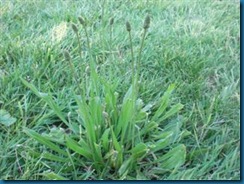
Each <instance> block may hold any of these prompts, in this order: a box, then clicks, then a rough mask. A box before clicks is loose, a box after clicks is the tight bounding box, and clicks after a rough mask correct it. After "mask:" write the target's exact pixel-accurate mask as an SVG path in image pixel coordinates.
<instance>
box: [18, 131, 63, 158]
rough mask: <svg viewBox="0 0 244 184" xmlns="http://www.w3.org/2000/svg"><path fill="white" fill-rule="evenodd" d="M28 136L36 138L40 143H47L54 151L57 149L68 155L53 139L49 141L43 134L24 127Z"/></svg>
mask: <svg viewBox="0 0 244 184" xmlns="http://www.w3.org/2000/svg"><path fill="white" fill-rule="evenodd" d="M23 131H24V132H25V133H26V134H27V135H28V136H30V137H32V138H34V139H35V140H37V141H38V142H39V143H41V144H44V145H46V146H47V147H49V148H50V149H52V150H53V151H56V152H58V153H60V154H62V155H65V156H67V153H66V152H65V151H64V150H62V149H60V148H59V147H58V146H57V145H56V144H54V143H52V142H51V141H49V140H48V139H47V138H45V137H43V136H41V135H40V134H38V133H36V132H35V131H34V130H31V129H28V128H24V130H23Z"/></svg>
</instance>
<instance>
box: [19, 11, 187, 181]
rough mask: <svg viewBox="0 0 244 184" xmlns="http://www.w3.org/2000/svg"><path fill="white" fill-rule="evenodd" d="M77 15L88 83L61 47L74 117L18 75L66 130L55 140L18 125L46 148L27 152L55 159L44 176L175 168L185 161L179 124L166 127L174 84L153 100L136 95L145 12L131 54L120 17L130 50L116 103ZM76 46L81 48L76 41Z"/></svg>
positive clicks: (156, 175)
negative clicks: (127, 82)
mask: <svg viewBox="0 0 244 184" xmlns="http://www.w3.org/2000/svg"><path fill="white" fill-rule="evenodd" d="M78 20H79V22H80V24H81V25H82V27H83V30H84V33H85V37H86V44H87V46H86V47H87V50H88V54H89V63H88V67H89V71H90V75H89V76H88V80H87V82H88V84H84V82H82V84H81V82H80V81H78V80H77V78H78V73H77V72H76V70H75V66H74V64H73V63H72V57H71V56H70V54H69V52H68V51H67V50H65V51H64V57H65V61H67V62H68V63H69V65H70V69H71V71H72V73H71V75H72V76H73V78H74V81H75V84H76V86H77V88H78V89H79V90H78V92H79V95H77V94H75V92H74V95H73V96H74V100H75V102H76V103H77V109H76V112H77V115H76V116H77V117H79V118H77V121H78V122H73V121H67V118H66V115H65V113H64V112H62V109H61V108H60V107H59V106H58V105H57V104H56V102H55V101H54V100H53V98H54V97H53V96H52V95H51V94H50V93H41V92H39V91H38V90H37V88H36V87H35V86H34V85H33V84H31V83H29V82H27V81H26V80H24V79H22V78H21V80H22V82H23V84H24V85H25V86H27V87H28V88H30V89H31V90H32V92H34V93H35V94H36V95H37V96H39V97H40V98H41V99H42V100H44V101H45V102H46V103H47V104H48V105H49V107H50V108H51V109H52V110H53V111H54V112H55V114H56V115H57V116H58V117H59V118H60V120H61V121H62V122H63V123H64V124H65V125H66V126H67V128H68V129H70V130H71V132H70V133H69V134H67V133H65V132H64V133H63V134H61V135H62V136H61V137H63V138H62V139H61V137H60V139H59V141H57V139H54V138H53V137H52V136H48V133H47V134H46V135H43V134H40V133H38V132H36V131H34V130H32V129H28V128H24V132H25V133H26V134H27V135H29V136H30V137H32V138H33V139H35V140H36V141H38V142H39V143H40V144H42V145H45V147H46V148H48V149H47V150H49V151H48V152H46V151H45V152H43V153H42V152H38V151H35V154H33V156H40V157H41V158H42V159H43V160H44V161H43V162H45V161H48V162H53V163H59V164H60V166H62V167H60V170H51V171H50V170H49V171H46V172H43V173H41V174H42V175H43V176H44V178H47V179H142V178H143V179H160V178H161V177H162V175H163V174H165V173H172V172H176V171H177V169H179V168H180V166H182V165H183V164H184V162H185V157H186V148H185V146H184V145H183V144H179V141H180V139H181V138H182V133H184V132H182V131H181V125H182V123H179V122H172V121H171V122H170V123H171V125H170V126H168V125H169V123H168V121H167V120H168V119H169V118H171V117H172V116H174V115H176V114H177V113H178V112H179V111H180V110H181V109H182V108H183V105H182V104H180V103H178V104H176V105H173V106H170V101H171V94H172V92H173V90H174V88H175V85H174V84H171V85H170V86H169V87H168V88H167V89H166V90H165V92H164V94H163V95H162V96H161V98H160V100H159V101H157V103H154V104H144V103H143V101H142V99H140V98H139V97H138V93H139V87H140V83H139V81H138V79H139V75H140V73H139V72H140V63H141V55H142V49H143V46H144V40H145V36H146V34H147V30H148V29H149V26H150V17H149V16H147V17H146V19H145V22H144V25H143V30H144V31H143V36H142V40H141V45H140V49H139V52H138V57H137V59H136V58H135V56H134V54H135V52H134V50H133V44H132V36H131V34H132V30H133V29H132V26H131V24H130V23H129V22H126V30H127V32H128V38H129V42H130V49H131V62H132V82H131V86H130V87H129V89H128V90H127V92H126V94H125V95H124V97H123V98H122V99H123V100H122V101H121V103H120V100H119V98H121V97H119V94H118V93H117V92H116V90H115V89H114V88H112V87H111V86H112V84H110V83H109V82H108V81H106V80H105V79H103V78H102V77H101V76H100V75H99V73H98V72H97V70H96V67H97V63H96V62H95V59H94V58H93V56H92V53H91V44H90V41H89V35H88V30H87V26H88V24H86V20H85V19H84V18H83V17H79V18H78ZM112 25H114V18H112V19H111V20H110V27H109V29H110V31H109V33H110V42H112ZM71 26H72V29H73V31H74V32H75V34H76V36H77V39H78V40H80V34H79V29H78V28H77V26H76V25H75V24H71ZM79 49H80V50H79V52H80V53H81V52H82V51H81V49H82V48H81V43H79ZM110 50H111V47H110ZM80 58H82V56H81V54H80ZM82 72H85V71H81V72H80V73H82ZM177 130H178V131H177ZM51 169H52V168H51Z"/></svg>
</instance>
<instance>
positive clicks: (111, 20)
mask: <svg viewBox="0 0 244 184" xmlns="http://www.w3.org/2000/svg"><path fill="white" fill-rule="evenodd" d="M113 23H114V18H113V17H112V18H111V19H110V22H109V24H110V25H113Z"/></svg>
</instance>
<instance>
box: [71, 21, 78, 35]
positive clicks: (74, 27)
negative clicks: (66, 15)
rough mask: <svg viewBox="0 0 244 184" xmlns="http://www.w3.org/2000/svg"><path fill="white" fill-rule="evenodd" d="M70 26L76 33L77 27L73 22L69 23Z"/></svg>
mask: <svg viewBox="0 0 244 184" xmlns="http://www.w3.org/2000/svg"><path fill="white" fill-rule="evenodd" d="M71 27H72V29H73V31H74V32H75V33H78V28H77V26H76V25H75V24H74V23H72V24H71Z"/></svg>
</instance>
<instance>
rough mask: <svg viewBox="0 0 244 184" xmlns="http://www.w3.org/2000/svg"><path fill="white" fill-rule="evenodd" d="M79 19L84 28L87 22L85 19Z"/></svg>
mask: <svg viewBox="0 0 244 184" xmlns="http://www.w3.org/2000/svg"><path fill="white" fill-rule="evenodd" d="M78 19H79V22H80V24H81V25H83V26H85V25H86V22H85V20H84V18H83V17H78Z"/></svg>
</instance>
